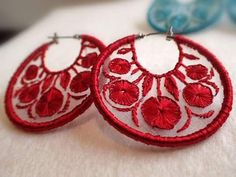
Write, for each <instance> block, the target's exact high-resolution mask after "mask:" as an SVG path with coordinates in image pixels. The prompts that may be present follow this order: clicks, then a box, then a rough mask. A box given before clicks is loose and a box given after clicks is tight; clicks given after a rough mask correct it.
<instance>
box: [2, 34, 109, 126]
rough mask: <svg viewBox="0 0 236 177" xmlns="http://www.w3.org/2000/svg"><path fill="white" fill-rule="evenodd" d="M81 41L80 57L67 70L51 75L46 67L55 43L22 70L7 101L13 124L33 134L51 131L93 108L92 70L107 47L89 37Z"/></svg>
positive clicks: (32, 57) (37, 53)
mask: <svg viewBox="0 0 236 177" xmlns="http://www.w3.org/2000/svg"><path fill="white" fill-rule="evenodd" d="M79 40H80V41H81V48H78V52H79V56H78V57H77V58H76V59H75V61H74V63H73V64H72V65H70V66H69V67H67V68H66V69H63V70H61V71H51V70H49V69H48V68H47V67H46V65H45V55H46V53H47V50H50V46H51V45H53V44H54V43H53V42H49V43H46V44H43V45H42V46H41V47H39V48H38V49H36V50H35V51H34V52H33V53H32V54H31V55H30V56H29V57H27V58H26V60H25V61H24V62H23V63H22V64H21V65H20V66H19V68H18V69H17V71H16V72H15V74H14V75H13V77H12V79H11V81H10V83H9V86H8V89H7V92H6V99H5V103H6V112H7V114H8V116H9V119H10V120H11V121H12V122H13V123H15V124H16V125H18V126H20V127H22V128H24V129H28V130H32V131H43V130H49V129H52V128H56V127H59V126H62V125H64V124H66V123H67V122H69V121H71V120H73V119H74V118H76V117H77V116H78V115H80V114H82V113H83V112H84V111H85V110H86V109H87V108H88V107H90V105H91V104H92V102H93V99H92V96H91V94H90V83H91V81H90V79H91V68H92V67H93V65H94V63H95V62H96V61H97V57H98V55H99V54H100V52H101V51H103V50H104V48H105V46H104V44H103V43H102V42H101V41H99V40H98V39H96V38H94V37H92V36H88V35H81V36H80V39H79ZM65 60H66V58H65Z"/></svg>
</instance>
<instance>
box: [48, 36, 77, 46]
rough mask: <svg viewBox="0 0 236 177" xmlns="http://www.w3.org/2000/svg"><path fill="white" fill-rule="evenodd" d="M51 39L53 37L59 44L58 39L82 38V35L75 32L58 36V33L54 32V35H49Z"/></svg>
mask: <svg viewBox="0 0 236 177" xmlns="http://www.w3.org/2000/svg"><path fill="white" fill-rule="evenodd" d="M48 38H49V39H52V40H53V42H54V43H56V44H58V39H80V35H78V34H75V35H73V36H58V35H57V33H54V35H53V36H48Z"/></svg>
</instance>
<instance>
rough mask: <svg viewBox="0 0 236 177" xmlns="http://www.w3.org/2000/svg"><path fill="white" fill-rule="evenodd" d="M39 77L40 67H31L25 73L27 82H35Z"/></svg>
mask: <svg viewBox="0 0 236 177" xmlns="http://www.w3.org/2000/svg"><path fill="white" fill-rule="evenodd" d="M37 75H38V66H36V65H30V66H29V67H28V68H27V70H26V72H25V79H26V80H33V79H35V78H36V76H37Z"/></svg>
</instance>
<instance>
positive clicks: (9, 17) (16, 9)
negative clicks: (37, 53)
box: [0, 0, 115, 43]
mask: <svg viewBox="0 0 236 177" xmlns="http://www.w3.org/2000/svg"><path fill="white" fill-rule="evenodd" d="M110 1H115V0H0V43H3V42H5V41H6V40H8V39H9V38H11V37H12V36H14V35H15V34H17V33H18V32H20V31H22V30H24V29H26V28H27V27H29V26H30V25H32V24H33V23H35V22H36V21H37V20H39V19H40V18H42V17H44V16H45V15H46V14H48V13H49V12H50V11H52V10H54V9H56V8H59V7H62V6H74V5H77V6H78V5H81V6H83V5H88V4H91V3H93V4H94V3H100V2H110Z"/></svg>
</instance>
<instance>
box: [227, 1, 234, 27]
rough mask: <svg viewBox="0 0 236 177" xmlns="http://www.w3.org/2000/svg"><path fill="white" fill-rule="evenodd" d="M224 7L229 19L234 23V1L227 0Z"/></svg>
mask: <svg viewBox="0 0 236 177" xmlns="http://www.w3.org/2000/svg"><path fill="white" fill-rule="evenodd" d="M226 8H227V11H228V14H229V16H230V17H231V19H232V20H233V21H234V22H235V23H236V1H235V0H228V1H227V4H226Z"/></svg>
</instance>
